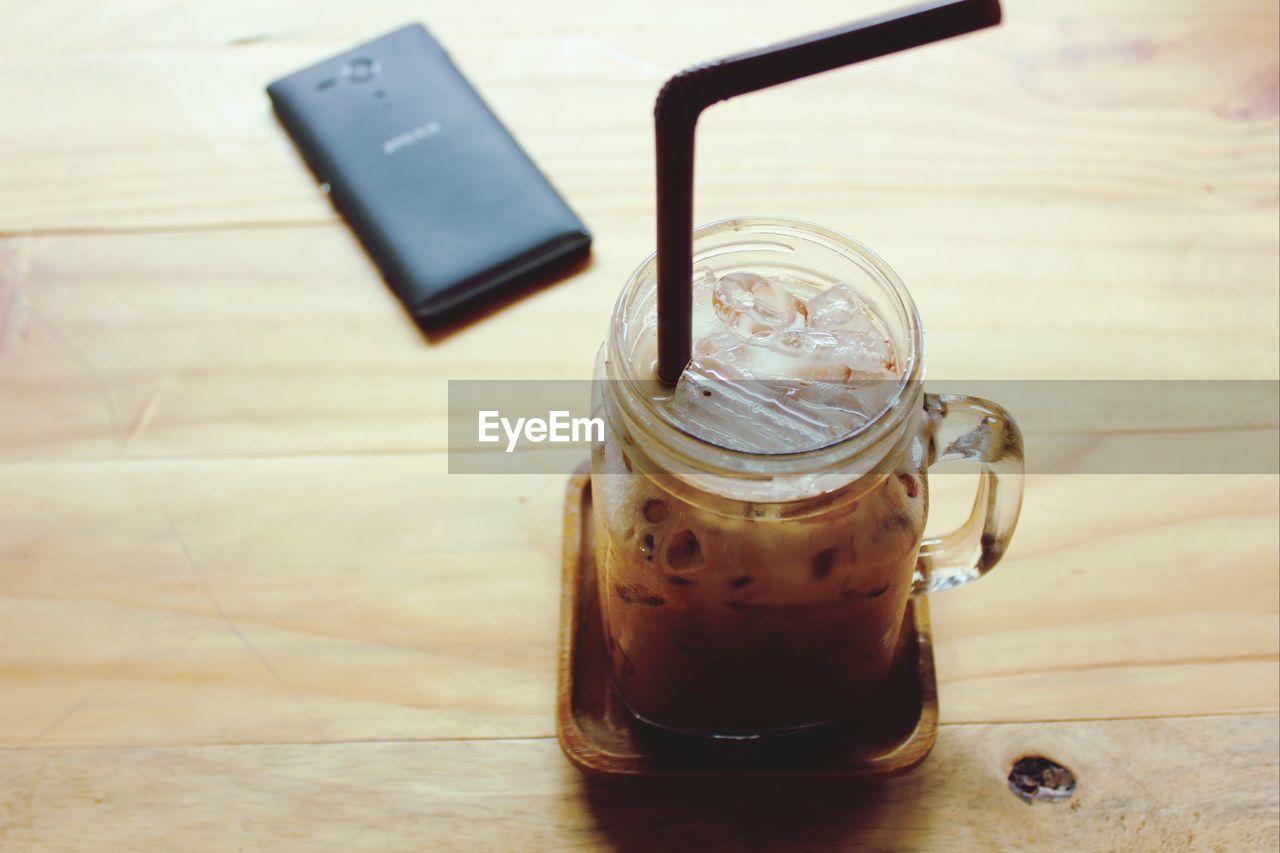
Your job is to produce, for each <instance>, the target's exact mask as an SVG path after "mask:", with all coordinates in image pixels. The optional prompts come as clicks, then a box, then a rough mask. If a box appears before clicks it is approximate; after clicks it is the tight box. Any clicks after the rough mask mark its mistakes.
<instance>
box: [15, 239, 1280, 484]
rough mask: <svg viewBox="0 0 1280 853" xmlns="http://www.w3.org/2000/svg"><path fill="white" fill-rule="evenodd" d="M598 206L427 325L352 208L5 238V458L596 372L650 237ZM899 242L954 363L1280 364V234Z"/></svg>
mask: <svg viewBox="0 0 1280 853" xmlns="http://www.w3.org/2000/svg"><path fill="white" fill-rule="evenodd" d="M597 227H598V228H600V229H601V234H602V238H601V240H600V241H599V246H598V248H597V253H596V258H595V261H594V262H593V264H592V266H591V267H590V268H589V269H588V270H586V271H585V272H584V273H581V274H580V275H578V276H577V277H575V278H572V279H570V280H568V281H564V282H562V283H560V284H557V285H554V286H552V287H550V288H549V289H546V290H543V291H542V292H539V293H536V294H533V295H530V296H528V297H527V298H526V299H524V300H522V301H520V302H518V303H517V304H515V305H513V306H510V307H509V308H507V309H504V310H503V311H500V312H498V313H496V314H494V315H492V316H491V317H489V318H487V319H485V320H484V321H482V322H480V323H478V324H476V325H474V326H472V327H470V328H467V329H464V330H462V331H460V332H458V333H457V334H455V335H453V336H451V337H448V338H445V339H443V340H435V341H432V342H426V343H424V341H423V338H422V337H421V336H420V334H419V333H418V332H417V330H416V329H415V328H414V327H413V325H412V324H411V323H410V322H409V320H408V319H407V318H406V317H405V316H404V314H403V312H402V311H401V310H400V308H399V306H398V304H397V303H396V302H395V300H394V298H393V297H392V296H391V295H390V293H389V292H388V291H387V289H386V287H385V286H384V285H383V284H382V283H381V281H380V280H379V279H378V277H377V274H376V272H375V271H374V269H373V268H372V266H371V264H370V263H369V261H368V260H367V258H365V256H364V255H363V253H362V252H361V251H360V249H359V248H358V246H357V245H356V244H355V242H354V240H353V239H352V238H351V236H350V235H349V234H348V233H346V232H345V231H343V230H341V229H339V228H338V227H336V226H332V227H330V226H318V227H315V228H303V229H269V230H233V231H218V232H212V233H197V234H164V235H157V234H140V235H113V236H92V237H68V236H46V237H38V238H20V239H12V240H5V241H0V448H3V456H4V458H7V459H15V458H22V459H66V458H104V457H118V456H192V455H207V454H218V455H234V454H242V455H247V454H263V453H299V452H325V453H334V452H367V451H373V450H395V451H407V450H443V449H444V448H445V447H446V437H445V436H446V406H445V403H446V394H445V386H446V381H447V380H448V379H467V378H521V377H538V378H545V379H561V378H579V379H585V378H589V375H590V369H591V366H592V364H593V363H594V358H595V354H596V350H597V349H598V347H599V346H600V342H601V341H602V340H603V338H604V334H605V331H606V328H607V324H608V316H609V312H610V310H611V308H612V303H613V301H614V299H615V298H616V294H617V291H618V288H619V287H620V286H621V283H622V282H623V281H625V279H626V277H627V275H628V274H629V273H630V271H631V269H632V267H633V265H634V264H636V263H637V262H638V261H639V260H640V259H641V258H642V257H643V256H644V255H645V254H646V253H647V251H648V246H647V245H646V243H647V240H648V235H647V231H642V230H641V229H639V228H635V229H632V228H630V227H629V226H628V224H627V221H626V220H625V219H622V218H617V217H615V218H612V219H605V220H601V221H598V222H597ZM894 245H896V251H893V248H894V247H893V246H890V248H882V251H885V252H886V254H888V255H889V257H891V258H892V259H893V263H895V265H897V266H898V267H899V270H900V272H901V273H902V275H903V276H904V277H905V278H906V280H907V281H908V282H909V286H910V287H911V289H912V292H913V295H914V297H915V299H916V301H917V304H918V305H919V308H920V311H921V314H922V316H923V317H924V322H925V328H926V333H927V335H928V339H929V375H930V376H931V377H934V378H948V379H956V380H976V379H987V378H1000V379H1019V378H1033V379H1067V378H1107V379H1163V378H1183V379H1191V378H1199V379H1218V378H1233V379H1241V378H1253V379H1275V378H1277V377H1280V373H1277V371H1280V365H1277V364H1276V360H1275V358H1274V357H1273V356H1274V353H1275V351H1276V349H1277V348H1278V347H1280V332H1278V329H1277V325H1276V322H1275V317H1276V316H1277V314H1280V292H1278V291H1277V288H1276V287H1275V286H1274V282H1275V281H1276V280H1277V278H1278V277H1280V272H1276V273H1275V275H1272V276H1271V278H1270V279H1269V280H1268V279H1267V277H1266V274H1265V268H1266V267H1269V266H1270V267H1274V265H1275V264H1276V256H1275V255H1274V254H1273V255H1271V256H1269V257H1268V258H1267V259H1265V260H1260V257H1259V256H1255V255H1251V254H1245V255H1237V254H1233V253H1231V252H1226V251H1218V250H1208V249H1205V250H1197V251H1194V252H1192V253H1190V254H1188V253H1187V252H1186V251H1185V250H1184V249H1182V248H1180V247H1178V246H1176V245H1170V246H1168V247H1166V248H1164V249H1156V248H1150V249H1118V248H1106V247H1102V246H1096V245H1087V246H1082V247H1078V248H1070V247H1065V246H1063V245H1062V244H1057V245H1050V244H1041V243H1037V242H1035V241H1030V242H1027V243H1016V242H1001V243H1000V244H999V246H998V247H994V246H990V245H989V246H988V248H987V249H985V250H982V249H977V248H974V247H972V246H970V247H967V248H966V247H965V246H964V245H963V244H962V243H960V242H956V241H951V242H949V243H947V246H948V251H945V252H944V251H942V250H941V249H939V248H938V244H937V243H936V242H935V243H934V245H933V247H932V250H931V252H930V253H923V254H922V253H920V252H913V251H911V250H910V249H909V248H908V245H907V241H906V240H902V241H899V242H897V243H896V244H894ZM952 250H954V251H952ZM1045 256H1048V257H1053V258H1055V259H1056V260H1055V262H1054V264H1053V265H1046V264H1042V263H1040V262H1039V261H1038V260H1037V259H1038V258H1042V257H1045ZM962 258H967V259H968V260H969V261H971V262H972V264H971V265H967V264H965V263H961V264H959V266H958V267H956V262H957V260H959V259H962ZM1102 258H1107V259H1109V265H1108V264H1104V263H1102V261H1101V259H1102ZM1251 271H1253V272H1251ZM1268 281H1270V283H1268ZM1121 282H1123V283H1122V284H1121ZM1104 306H1105V309H1104ZM1046 308H1048V310H1046ZM1206 335H1208V336H1209V337H1208V338H1206ZM1188 341H1198V342H1203V343H1202V344H1198V345H1196V346H1188ZM514 353H519V356H518V358H517V357H515V356H514V355H513V354H514ZM584 395H585V392H584ZM584 399H585V396H584ZM1158 426H1160V427H1161V428H1165V427H1167V426H1168V424H1165V423H1160V424H1159V425H1158ZM1059 470H1061V469H1059Z"/></svg>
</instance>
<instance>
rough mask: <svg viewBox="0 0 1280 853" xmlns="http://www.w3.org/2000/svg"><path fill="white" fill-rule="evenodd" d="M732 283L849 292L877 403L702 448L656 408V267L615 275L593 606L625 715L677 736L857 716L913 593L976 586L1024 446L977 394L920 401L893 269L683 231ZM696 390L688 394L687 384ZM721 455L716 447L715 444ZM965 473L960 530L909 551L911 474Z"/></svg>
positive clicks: (738, 235) (893, 649)
mask: <svg viewBox="0 0 1280 853" xmlns="http://www.w3.org/2000/svg"><path fill="white" fill-rule="evenodd" d="M706 269H709V270H711V271H712V272H713V273H715V274H716V275H718V276H724V275H726V274H729V273H733V272H752V273H756V274H758V275H763V276H767V277H769V278H770V279H772V280H774V281H779V280H781V281H787V282H790V283H791V284H792V285H793V287H796V288H798V289H800V290H803V291H806V292H807V293H809V294H814V293H818V292H821V291H822V290H823V289H825V288H829V287H832V286H834V285H835V284H836V283H838V282H845V283H848V284H849V285H851V286H852V288H853V289H854V290H855V291H856V292H857V293H858V295H859V296H860V297H861V298H862V299H863V300H864V302H865V303H866V304H867V305H868V306H869V308H870V309H871V310H872V311H873V312H874V313H875V315H877V317H878V319H879V321H880V323H881V324H882V331H883V332H884V333H885V335H886V336H887V337H888V338H889V340H890V341H891V342H892V346H893V352H894V354H895V357H894V360H895V362H896V363H895V365H894V367H895V371H894V372H895V374H896V379H894V380H893V381H891V382H886V383H884V384H885V386H886V387H885V393H884V394H883V395H882V396H883V400H884V403H883V406H882V407H881V408H880V409H879V412H878V414H874V415H873V416H870V417H868V418H867V420H866V421H865V422H864V423H861V424H860V425H858V426H857V427H856V428H854V429H853V430H852V431H851V432H849V433H848V434H846V435H843V436H841V437H838V438H837V439H836V440H834V441H831V442H829V443H827V444H825V445H824V446H818V447H816V448H814V449H807V450H798V451H787V452H778V453H763V452H749V451H745V450H742V449H734V448H732V447H728V446H721V444H719V443H713V442H711V441H708V440H706V439H704V438H700V437H699V436H698V435H695V434H694V432H695V431H692V430H688V429H686V428H685V425H682V424H681V423H679V421H678V419H677V418H673V417H672V416H671V415H670V413H669V411H664V410H663V408H662V407H661V406H660V405H659V403H658V402H656V401H657V399H658V398H660V397H661V392H660V391H659V390H658V386H657V385H656V382H655V381H654V370H653V364H654V357H653V351H654V350H653V346H654V322H653V318H654V316H655V302H656V272H655V259H654V257H653V256H650V257H649V258H648V259H647V260H645V261H644V262H643V263H642V264H641V265H640V266H639V268H638V269H637V270H636V271H635V272H634V273H633V274H632V276H631V278H630V280H629V281H628V282H627V285H626V287H625V288H624V289H623V292H622V294H621V296H620V298H619V300H618V303H617V306H616V308H615V310H614V313H613V318H612V323H611V327H610V330H609V337H608V339H607V341H606V342H605V345H604V347H603V348H602V349H601V354H600V358H599V360H598V362H597V365H596V381H595V382H594V383H593V408H594V409H595V413H596V414H597V415H598V416H600V417H603V418H604V420H605V423H606V426H607V430H606V435H605V439H604V441H602V442H599V443H597V444H596V445H595V447H594V448H593V451H592V461H591V485H592V495H593V515H594V517H593V525H594V533H595V549H596V552H595V555H596V565H597V571H598V581H599V583H598V588H599V591H600V607H601V611H602V614H603V617H604V626H605V632H606V636H607V642H608V644H609V659H610V665H611V669H612V676H613V681H614V685H615V687H616V688H617V691H618V693H619V695H620V696H621V698H622V700H623V701H624V702H625V703H626V705H627V706H628V707H629V708H630V709H631V711H632V712H633V713H634V714H635V715H636V716H637V717H639V718H641V719H643V720H645V721H647V722H650V723H652V724H654V725H657V726H660V727H663V728H668V729H673V730H677V731H682V732H690V733H697V734H707V735H722V736H749V735H758V734H766V733H771V732H781V731H788V730H792V729H796V728H802V727H807V726H812V725H817V724H821V723H826V722H833V721H837V720H845V719H849V718H852V717H856V716H857V715H858V713H859V712H860V711H862V710H863V708H864V707H865V706H866V705H868V703H869V702H870V700H871V699H872V698H874V697H875V695H876V693H877V691H878V690H879V689H880V688H881V686H882V685H883V684H884V682H885V680H886V679H887V677H888V675H889V673H890V671H891V669H892V667H893V665H894V663H895V660H896V659H897V658H898V657H899V656H900V655H901V654H902V650H903V649H904V648H905V647H906V640H907V639H908V638H907V637H906V636H905V634H904V632H903V630H902V627H903V623H904V619H905V614H906V607H907V604H908V601H909V599H910V597H911V596H912V595H917V594H920V593H924V592H928V591H936V590H940V589H947V588H950V587H954V586H958V585H960V584H963V583H967V582H968V581H971V580H974V579H976V578H978V577H980V576H981V575H982V574H983V573H985V572H986V571H987V570H989V569H990V568H991V567H992V566H994V565H995V563H996V562H997V561H998V560H999V559H1000V556H1001V555H1002V554H1003V552H1004V550H1005V548H1006V546H1007V544H1008V541H1009V537H1010V536H1011V534H1012V533H1013V529H1014V525H1015V523H1016V522H1017V518H1018V512H1019V509H1020V506H1021V500H1022V476H1021V475H1022V440H1021V436H1020V434H1019V431H1018V427H1017V425H1016V424H1015V423H1014V421H1013V419H1012V418H1011V417H1010V416H1009V415H1008V414H1007V413H1006V412H1005V411H1004V410H1002V409H1001V408H1000V407H999V406H996V405H994V404H992V403H989V402H987V401H984V400H979V399H976V398H971V397H962V396H952V395H933V394H925V393H924V392H923V390H922V387H921V380H922V377H923V372H924V340H923V336H922V333H921V328H920V321H919V317H918V315H917V313H916V309H915V306H914V305H913V304H912V301H911V297H910V296H909V295H908V294H907V291H906V289H905V288H904V287H903V285H902V282H901V281H900V280H899V279H898V276H897V275H896V274H895V273H894V272H893V270H891V269H890V268H889V267H888V265H886V264H885V263H884V261H882V260H881V259H880V258H879V257H877V256H876V255H875V254H873V253H872V252H871V251H870V250H869V249H867V248H866V247H865V246H863V245H861V244H860V243H857V242H856V241H854V240H851V239H850V238H848V237H845V236H843V235H841V234H838V233H836V232H834V231H830V230H828V229H825V228H822V227H820V226H817V225H813V224H810V223H804V222H798V221H793V220H783V219H764V218H742V219H733V220H726V221H722V222H718V223H713V224H711V225H706V226H703V227H702V228H700V229H698V230H697V231H696V232H695V234H694V270H695V278H696V277H697V276H698V274H699V273H700V272H701V271H702V270H706ZM703 393H708V392H706V391H704V392H703ZM726 443H727V442H726ZM944 459H972V460H977V461H979V462H980V463H981V468H982V476H981V479H980V484H979V488H978V494H977V498H976V501H975V504H974V509H973V512H972V514H971V516H970V518H969V520H968V521H967V522H966V523H965V524H964V525H963V526H962V527H960V529H958V530H956V531H954V532H952V533H950V534H947V535H945V536H942V537H940V538H936V539H928V540H923V541H922V539H923V533H924V525H925V517H926V515H927V513H928V506H929V482H928V468H929V467H930V466H931V465H933V464H934V463H935V462H938V461H941V460H944Z"/></svg>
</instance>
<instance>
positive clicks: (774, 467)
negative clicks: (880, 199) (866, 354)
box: [606, 216, 924, 476]
mask: <svg viewBox="0 0 1280 853" xmlns="http://www.w3.org/2000/svg"><path fill="white" fill-rule="evenodd" d="M730 230H732V231H734V232H736V233H739V234H742V235H743V243H744V244H749V243H750V241H751V240H752V239H759V238H762V237H768V236H770V235H772V236H775V237H778V236H783V237H790V238H795V239H802V240H807V241H810V242H813V243H817V244H819V245H821V246H822V247H823V248H826V249H830V250H834V251H836V252H838V253H842V254H845V255H846V256H847V257H850V259H851V260H854V262H856V263H859V265H860V266H863V268H864V269H867V271H868V272H871V273H873V274H874V275H873V278H875V279H877V283H878V284H879V285H880V286H881V288H882V289H883V291H884V293H885V294H886V295H887V297H888V299H889V302H890V306H891V307H892V308H893V309H894V310H896V312H897V313H898V320H899V322H900V324H901V326H902V328H903V330H904V331H903V334H902V338H903V340H902V341H895V342H894V343H895V346H899V347H901V346H902V345H903V344H905V347H906V351H905V352H900V353H899V355H898V361H899V364H900V365H901V367H902V369H901V371H900V373H899V377H898V382H897V385H896V387H895V388H894V390H893V392H892V394H890V395H888V398H887V400H886V402H885V403H884V405H883V406H882V407H881V409H880V410H879V411H878V412H877V413H876V415H875V416H873V417H871V418H869V419H868V420H867V421H866V422H865V423H862V424H860V425H858V427H857V428H855V429H854V430H852V431H850V432H848V433H845V434H843V435H840V436H838V437H836V438H834V439H832V440H831V441H830V442H828V443H826V444H823V445H821V446H818V447H813V448H806V449H802V450H790V451H779V452H761V451H750V450H740V449H735V448H729V447H724V446H722V445H720V444H717V443H715V442H713V441H710V440H708V439H706V438H703V437H701V436H699V435H696V434H695V433H693V432H691V431H689V430H688V429H685V428H683V427H682V426H680V425H678V424H676V423H674V422H672V421H671V420H670V419H668V418H666V417H663V415H662V413H661V412H660V411H659V409H658V407H657V405H655V403H654V401H653V399H652V394H650V393H646V390H645V386H646V385H647V386H648V387H649V388H650V389H652V383H653V382H654V381H655V380H654V379H653V378H652V377H649V378H645V377H641V376H638V375H636V371H635V367H634V365H633V364H632V363H631V359H630V357H629V355H628V354H627V353H626V352H625V351H624V349H623V347H624V345H625V343H626V338H627V330H628V324H627V319H628V316H629V314H630V312H631V311H632V309H633V308H634V307H635V305H636V304H637V302H638V301H639V300H641V299H644V298H647V297H648V296H649V295H650V294H651V293H652V291H653V289H654V288H655V287H656V279H655V274H654V271H655V267H656V260H657V253H656V252H655V253H651V254H650V255H649V256H648V257H646V258H645V259H644V260H643V261H641V263H640V264H639V265H638V266H637V267H636V269H635V270H634V271H633V272H632V274H631V276H630V277H629V278H628V279H627V283H626V285H625V286H624V287H623V289H622V292H621V293H620V294H619V296H618V300H617V302H616V303H615V306H614V310H613V313H612V316H611V324H610V333H609V339H608V342H607V344H606V352H607V354H608V362H609V363H610V369H609V370H608V373H609V379H610V380H612V381H611V383H610V384H616V383H620V384H621V385H622V386H623V387H624V388H625V393H624V394H621V395H617V396H620V397H622V398H623V399H620V400H618V401H617V402H618V403H619V404H620V407H621V408H622V409H623V410H624V412H625V414H626V415H627V417H628V419H629V420H631V421H633V422H635V421H636V420H640V421H642V422H644V423H645V425H646V427H647V428H648V430H649V431H657V432H659V433H661V435H659V436H658V438H659V439H660V440H661V441H662V442H663V443H664V444H665V445H669V446H671V449H673V450H675V451H677V452H678V453H679V455H680V456H687V457H689V461H690V462H691V463H696V467H697V468H699V469H705V468H707V467H711V468H713V469H720V470H721V472H728V473H737V474H749V473H750V472H755V473H757V474H759V475H763V476H768V475H772V474H787V473H802V472H811V471H812V470H813V468H814V465H815V463H816V464H817V465H819V466H820V467H821V465H822V463H823V462H824V461H826V462H830V461H834V460H832V459H829V458H828V457H833V456H834V457H838V458H839V459H847V458H849V457H850V456H857V455H861V454H862V453H864V452H865V451H866V450H868V449H870V448H871V447H874V446H876V445H878V444H881V443H883V441H884V440H885V439H886V438H890V437H892V436H893V435H894V434H896V428H898V427H900V426H901V425H902V422H903V421H904V420H905V418H906V416H907V413H908V412H909V411H910V410H912V409H914V408H915V407H916V405H917V403H918V398H919V396H920V386H921V380H922V378H923V373H924V339H923V333H922V330H921V324H920V317H919V313H918V311H917V310H916V306H915V303H914V301H912V299H911V295H910V294H909V293H908V292H907V290H906V287H905V285H904V284H903V283H902V280H901V279H900V278H899V277H898V274H897V273H896V272H894V270H893V268H892V267H890V266H889V265H888V263H886V262H885V261H884V259H883V258H881V257H880V256H879V255H877V254H876V253H875V252H874V251H872V250H871V249H870V248H869V247H867V246H866V245H864V244H863V243H861V242H859V241H857V240H855V239H853V238H852V237H849V236H847V235H845V234H842V233H840V232H838V231H835V230H833V229H831V228H827V227H825V226H823V225H819V224H817V223H814V222H809V221H806V220H802V219H793V218H787V217H777V216H741V217H732V218H728V219H721V220H717V221H715V222H710V223H707V224H704V225H701V226H699V227H698V228H696V229H694V232H693V246H694V251H695V253H696V252H697V250H698V243H699V241H700V240H705V239H706V238H708V237H711V236H715V235H719V234H723V233H724V232H726V231H730ZM731 252H732V246H731V245H730V246H729V247H727V248H726V249H725V250H724V252H722V253H718V254H723V253H731ZM645 285H648V286H647V287H646V286H645Z"/></svg>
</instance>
